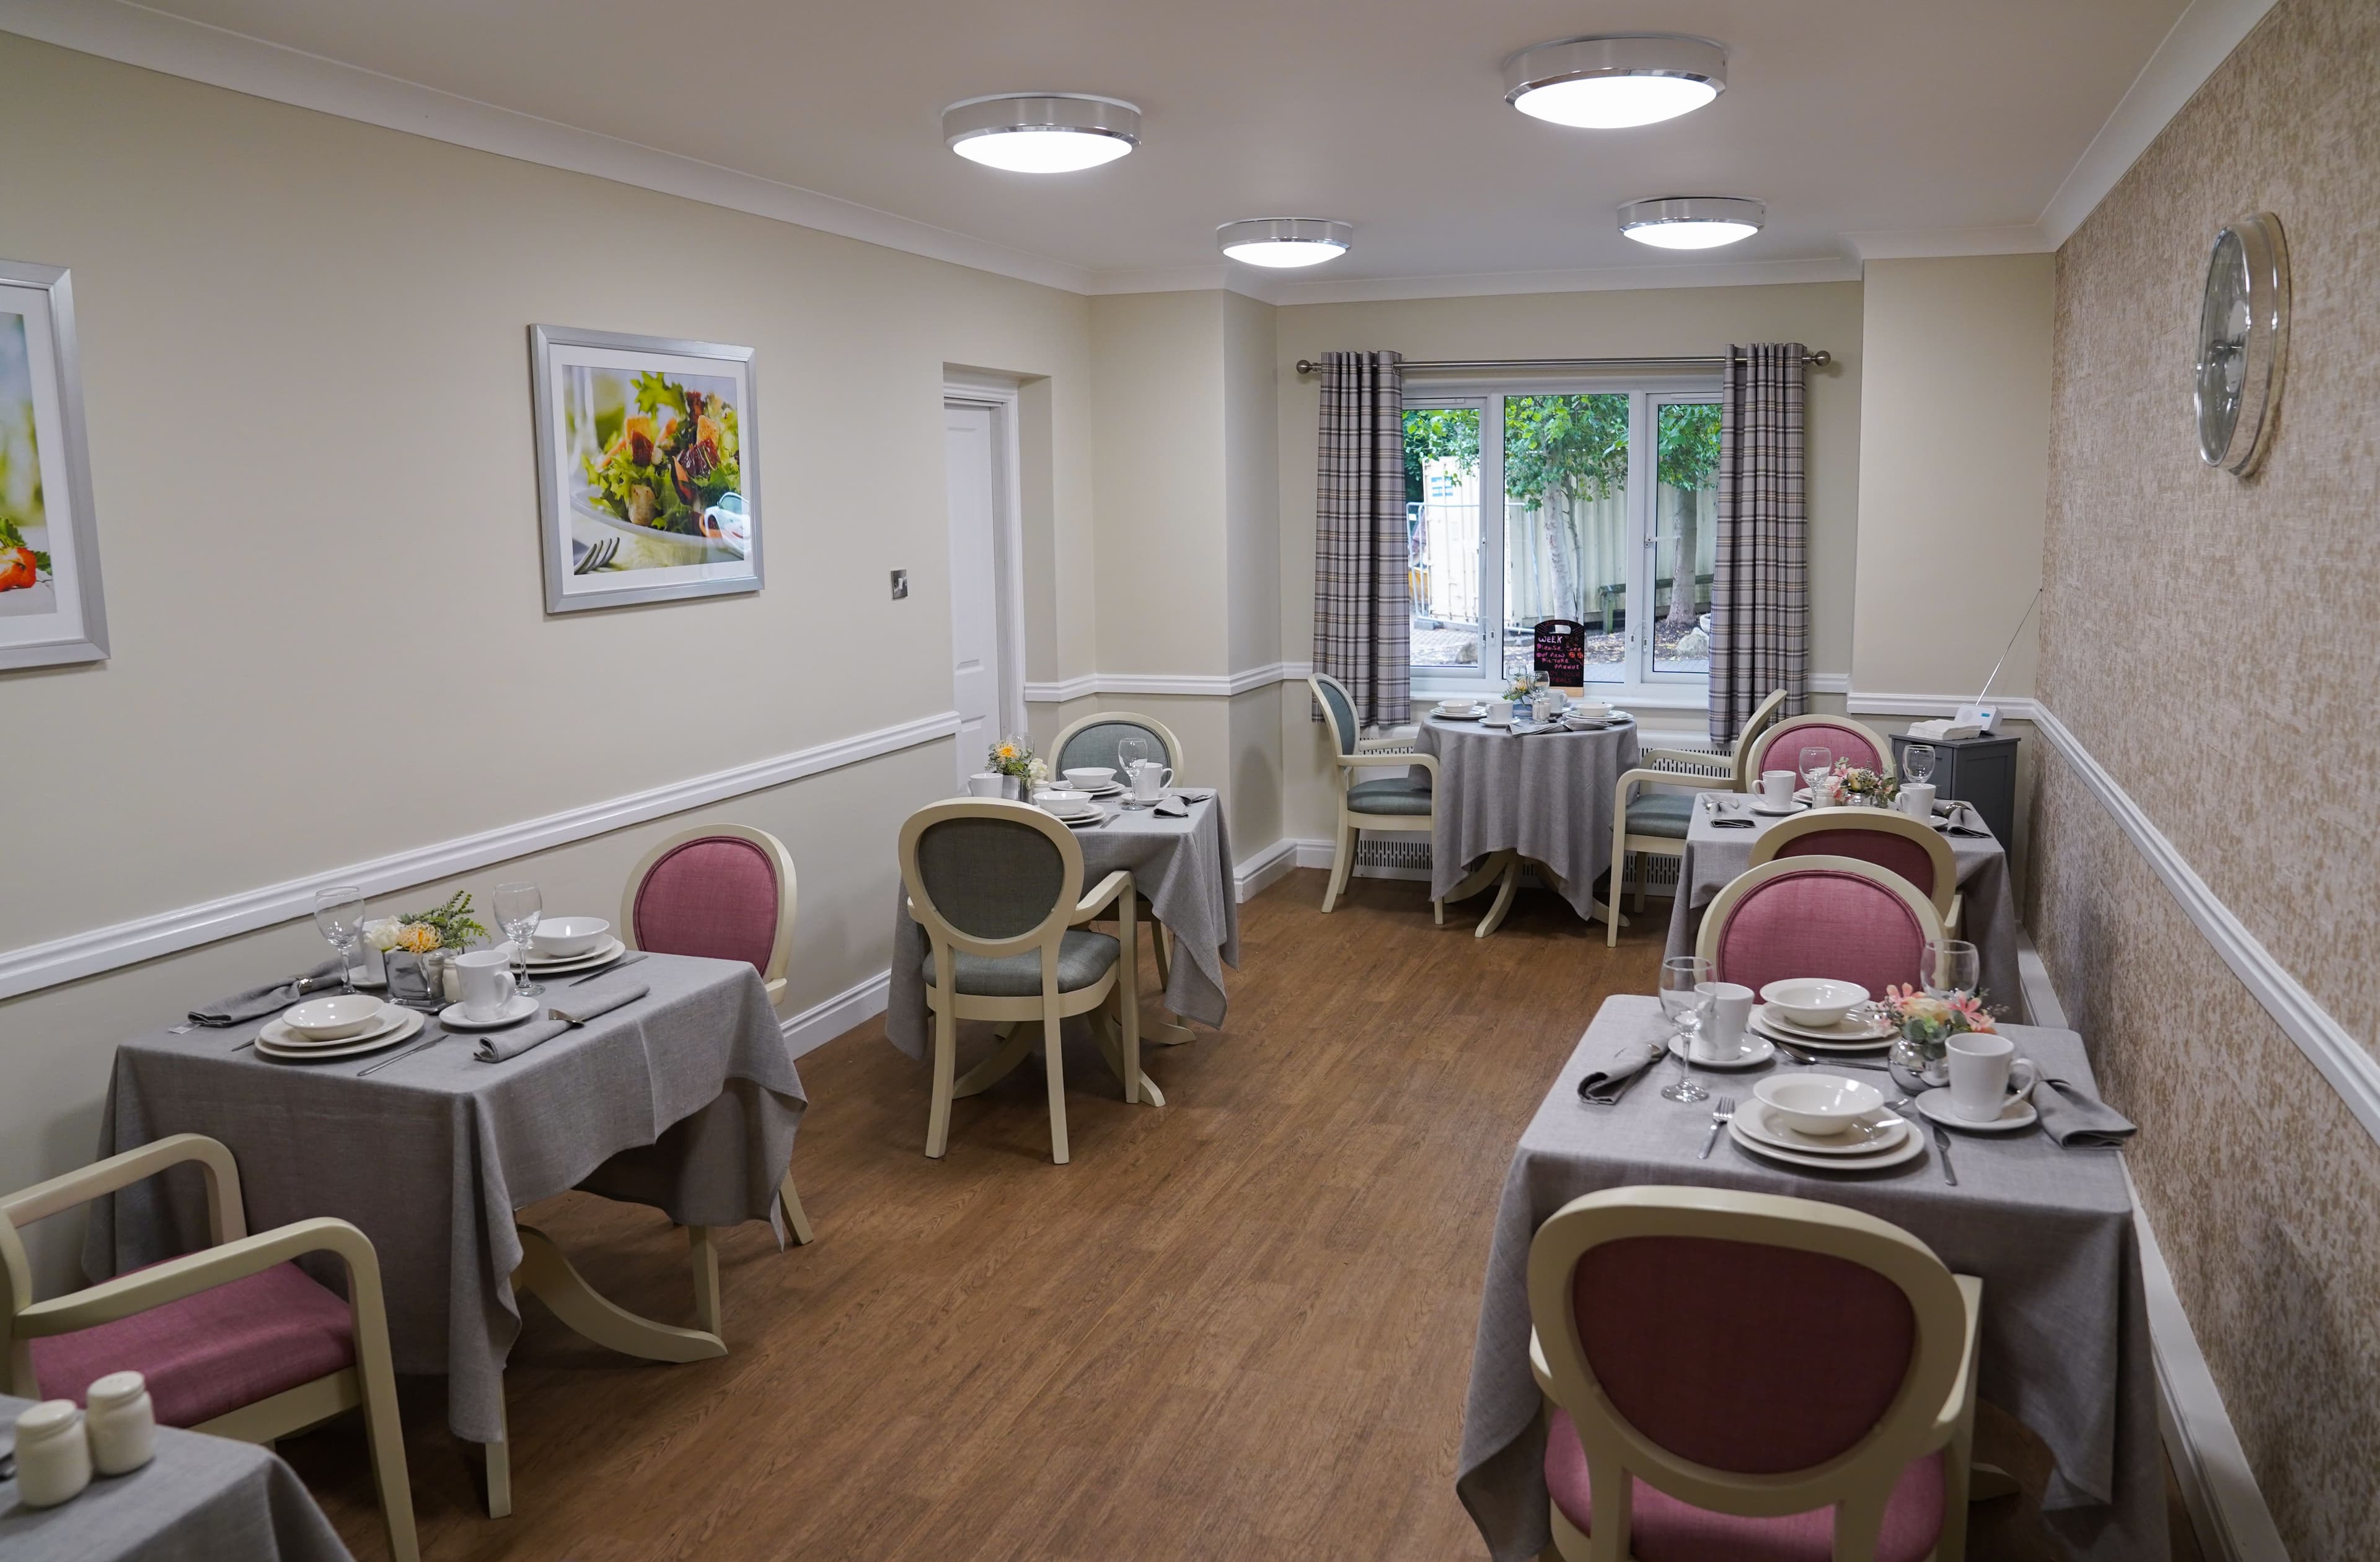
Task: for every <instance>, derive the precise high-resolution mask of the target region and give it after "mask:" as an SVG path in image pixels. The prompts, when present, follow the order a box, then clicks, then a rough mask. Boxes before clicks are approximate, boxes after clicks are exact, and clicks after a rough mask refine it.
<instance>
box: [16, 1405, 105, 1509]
mask: <svg viewBox="0 0 2380 1562" xmlns="http://www.w3.org/2000/svg"><path fill="white" fill-rule="evenodd" d="M90 1484H91V1444H90V1443H89V1442H87V1441H85V1440H84V1437H83V1430H82V1411H79V1410H77V1409H75V1402H74V1401H73V1400H72V1399H44V1400H42V1402H41V1403H40V1404H38V1405H35V1406H34V1407H33V1408H32V1409H30V1410H29V1411H24V1412H23V1413H21V1414H19V1415H18V1417H17V1500H18V1502H21V1503H23V1504H24V1505H25V1506H26V1507H27V1508H55V1507H57V1505H58V1504H60V1503H62V1502H64V1501H66V1500H67V1498H69V1497H71V1496H73V1495H75V1494H76V1493H78V1492H79V1491H81V1490H82V1489H83V1488H84V1487H85V1486H88V1485H90Z"/></svg>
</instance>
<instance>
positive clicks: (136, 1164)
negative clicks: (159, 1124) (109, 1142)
mask: <svg viewBox="0 0 2380 1562" xmlns="http://www.w3.org/2000/svg"><path fill="white" fill-rule="evenodd" d="M185 1161H196V1162H198V1163H199V1166H200V1169H201V1170H203V1171H204V1172H205V1173H206V1181H207V1233H208V1237H209V1240H211V1241H215V1242H218V1243H220V1242H225V1241H236V1240H237V1239H238V1238H241V1237H245V1236H246V1235H248V1216H247V1213H246V1211H245V1210H243V1209H242V1207H241V1205H240V1197H239V1164H238V1163H237V1161H235V1160H233V1159H232V1156H231V1151H230V1150H229V1149H227V1148H226V1147H225V1145H223V1144H221V1143H219V1142H217V1141H215V1140H212V1139H210V1138H208V1137H207V1136H206V1135H204V1134H202V1133H169V1134H167V1135H166V1136H165V1137H164V1138H163V1139H152V1140H151V1141H150V1142H149V1143H148V1144H143V1145H141V1146H140V1147H139V1148H138V1149H132V1150H126V1151H125V1152H123V1153H122V1154H121V1155H114V1156H108V1157H107V1158H106V1159H105V1160H103V1161H93V1162H92V1163H91V1165H89V1166H86V1167H81V1168H77V1169H75V1170H73V1171H69V1172H67V1173H66V1174H65V1175H64V1176H60V1177H53V1178H51V1179H50V1180H49V1181H46V1182H36V1183H34V1184H33V1185H32V1186H31V1187H30V1188H27V1189H25V1190H24V1191H22V1192H21V1193H11V1194H9V1195H8V1196H7V1197H6V1198H5V1199H0V1219H5V1220H6V1221H7V1222H8V1223H9V1224H10V1225H12V1226H17V1227H20V1228H21V1227H25V1226H30V1225H31V1224H32V1223H33V1222H34V1221H36V1220H42V1219H46V1218H48V1217H50V1216H53V1215H56V1214H59V1213H61V1212H62V1211H65V1210H69V1209H72V1208H73V1207H74V1206H75V1205H79V1204H89V1203H90V1202H91V1200H93V1199H96V1198H103V1197H104V1196H106V1195H107V1194H109V1193H115V1192H116V1191H117V1190H118V1189H122V1188H129V1187H130V1186H132V1184H134V1183H135V1182H138V1181H140V1180H141V1179H142V1178H144V1177H153V1176H155V1175H156V1174H157V1173H159V1172H161V1171H164V1170H165V1169H166V1168H169V1167H176V1166H179V1165H181V1164H182V1163H183V1162H185Z"/></svg>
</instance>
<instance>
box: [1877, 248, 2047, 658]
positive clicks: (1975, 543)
mask: <svg viewBox="0 0 2380 1562" xmlns="http://www.w3.org/2000/svg"><path fill="white" fill-rule="evenodd" d="M2055 270H2056V260H2055V258H2054V257H2051V256H2048V255H1992V256H1981V257H1975V258H1972V259H1961V260H1873V261H1870V262H1869V263H1868V266H1867V276H1866V282H1865V285H1864V306H1865V308H1864V314H1865V319H1864V328H1863V331H1862V333H1861V334H1862V342H1863V345H1864V349H1865V354H1866V363H1865V364H1864V368H1863V370H1862V381H1863V382H1862V391H1863V394H1862V396H1861V399H1860V441H1859V460H1860V473H1859V552H1858V557H1859V569H1858V572H1857V578H1856V581H1855V583H1854V586H1853V610H1852V660H1851V670H1852V687H1853V688H1855V689H1860V690H1875V691H1879V692H1882V691H1891V692H1894V693H1900V694H1972V693H1973V692H1974V691H1975V690H1976V689H1978V688H1980V687H1982V685H1983V682H1984V678H1985V675H1986V674H1987V673H1989V672H1991V669H1992V664H1993V663H1994V662H1995V661H1997V660H1998V659H1999V655H2000V652H2001V650H2002V648H2005V647H2006V646H2007V645H2008V641H2009V636H2010V634H2012V633H2014V632H2015V631H2016V627H2017V620H2018V619H2019V618H2020V617H2021V616H2022V614H2023V612H2024V611H2025V608H2026V606H2027V604H2028V603H2030V602H2031V601H2032V599H2033V594H2034V591H2035V590H2036V589H2038V588H2039V587H2040V585H2041V528H2042V517H2043V515H2044V514H2045V513H2046V508H2047V504H2048V495H2049V361H2050V325H2051V319H2052V302H2053V296H2054V280H2055V276H2054V273H2055ZM1953 580H1955V582H1956V587H1957V597H1956V602H1955V609H1954V611H1945V608H1946V605H1947V604H1946V602H1945V599H1944V595H1943V590H1944V587H1945V585H1946V583H1948V582H1950V581H1953ZM2037 634H2038V622H2037V616H2036V620H2035V621H2034V622H2031V623H2028V624H2026V625H2025V627H2024V631H2023V633H2022V636H2020V637H2019V638H2018V640H2017V644H2016V648H2015V649H2014V650H2012V651H2010V654H2009V659H2008V665H2007V666H2006V667H2005V668H2003V669H2002V670H2001V672H2000V675H1999V679H1998V682H1997V683H1995V684H1993V685H1992V688H1993V692H1994V693H1996V694H2000V695H2020V696H2022V695H2030V694H2032V693H2033V669H2034V647H2035V644H2036V640H2037Z"/></svg>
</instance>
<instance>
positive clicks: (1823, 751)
mask: <svg viewBox="0 0 2380 1562" xmlns="http://www.w3.org/2000/svg"><path fill="white" fill-rule="evenodd" d="M1834 768H1835V751H1834V750H1833V749H1831V748H1828V747H1827V746H1826V745H1824V744H1815V743H1814V744H1812V745H1809V746H1808V747H1806V748H1804V749H1803V750H1802V779H1803V781H1808V782H1809V783H1810V794H1811V795H1810V801H1811V803H1812V804H1814V805H1815V803H1816V802H1817V801H1818V798H1817V792H1818V783H1819V782H1820V781H1825V780H1826V779H1827V774H1828V771H1830V770H1832V769H1834Z"/></svg>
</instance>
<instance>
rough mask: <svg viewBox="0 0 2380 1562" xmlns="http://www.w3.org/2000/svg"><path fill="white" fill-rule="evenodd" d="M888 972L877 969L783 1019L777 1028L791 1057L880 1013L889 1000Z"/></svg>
mask: <svg viewBox="0 0 2380 1562" xmlns="http://www.w3.org/2000/svg"><path fill="white" fill-rule="evenodd" d="M891 995H892V972H890V971H879V972H878V973H876V975H873V976H868V977H866V978H863V979H862V980H860V981H858V982H855V983H853V984H852V985H851V986H850V987H845V988H844V989H843V991H841V992H839V993H837V994H835V995H834V996H833V997H832V998H830V999H825V1000H823V1001H821V1002H818V1003H813V1004H811V1005H810V1006H809V1007H808V1008H807V1009H805V1010H803V1011H801V1012H800V1013H798V1014H795V1015H794V1016H792V1017H791V1018H790V1019H787V1020H785V1021H783V1023H781V1024H780V1025H779V1026H778V1028H779V1029H780V1030H782V1031H783V1032H784V1033H785V1041H786V1043H787V1044H788V1045H789V1046H790V1047H791V1048H792V1050H793V1055H794V1056H795V1058H799V1057H801V1056H802V1055H803V1054H804V1053H807V1052H815V1051H817V1050H818V1049H819V1048H820V1047H823V1046H825V1045H826V1044H827V1043H828V1042H830V1041H832V1040H833V1039H834V1038H835V1037H837V1036H839V1035H843V1033H844V1032H845V1031H847V1030H849V1029H851V1027H852V1026H854V1025H863V1024H866V1023H868V1021H870V1020H873V1019H874V1018H876V1016H878V1015H879V1014H881V1013H883V1012H884V1008H885V1005H886V1004H887V1003H888V1002H889V1001H890V1000H891Z"/></svg>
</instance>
